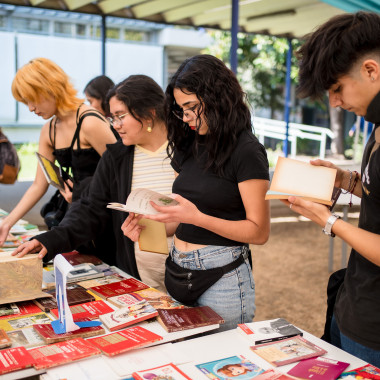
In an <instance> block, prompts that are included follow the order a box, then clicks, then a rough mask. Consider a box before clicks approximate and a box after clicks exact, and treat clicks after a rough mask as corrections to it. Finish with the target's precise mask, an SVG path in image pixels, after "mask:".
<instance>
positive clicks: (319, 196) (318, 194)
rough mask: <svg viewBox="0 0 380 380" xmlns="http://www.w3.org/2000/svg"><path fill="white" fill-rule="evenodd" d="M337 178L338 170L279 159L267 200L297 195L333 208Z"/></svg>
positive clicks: (289, 159) (290, 159)
mask: <svg viewBox="0 0 380 380" xmlns="http://www.w3.org/2000/svg"><path fill="white" fill-rule="evenodd" d="M335 177H336V169H332V168H327V167H325V166H315V165H311V164H309V163H307V162H303V161H299V160H294V159H292V158H285V157H279V158H278V161H277V164H276V168H275V170H274V174H273V178H272V181H271V184H270V188H269V191H268V192H267V194H266V196H265V199H288V197H289V196H290V195H295V196H297V197H301V198H303V199H306V200H309V201H313V202H318V203H322V204H325V205H328V206H331V205H332V204H333V201H332V195H333V189H334V183H335Z"/></svg>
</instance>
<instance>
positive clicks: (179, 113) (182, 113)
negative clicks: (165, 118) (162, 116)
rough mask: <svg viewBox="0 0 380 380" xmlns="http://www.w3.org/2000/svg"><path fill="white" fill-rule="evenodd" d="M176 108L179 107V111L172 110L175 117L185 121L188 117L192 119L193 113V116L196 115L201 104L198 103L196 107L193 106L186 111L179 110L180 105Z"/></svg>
mask: <svg viewBox="0 0 380 380" xmlns="http://www.w3.org/2000/svg"><path fill="white" fill-rule="evenodd" d="M176 107H177V109H174V110H172V112H173V115H174V116H175V117H177V118H178V119H180V120H183V117H184V116H186V118H189V117H191V112H192V113H193V114H195V112H196V111H197V109H198V108H199V103H197V104H196V105H194V106H192V107H190V108H188V109H186V110H183V109H182V108H178V105H176Z"/></svg>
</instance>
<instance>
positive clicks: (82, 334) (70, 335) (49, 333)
mask: <svg viewBox="0 0 380 380" xmlns="http://www.w3.org/2000/svg"><path fill="white" fill-rule="evenodd" d="M33 328H34V330H35V331H36V332H37V333H38V334H39V335H40V336H41V338H42V339H43V340H44V342H45V343H48V344H49V343H57V342H62V341H65V340H70V339H74V338H88V337H90V336H96V335H101V334H104V333H105V330H104V328H103V327H102V326H92V327H83V328H81V329H79V330H75V331H70V332H67V333H63V334H56V333H55V332H54V330H53V327H52V326H51V324H45V325H33Z"/></svg>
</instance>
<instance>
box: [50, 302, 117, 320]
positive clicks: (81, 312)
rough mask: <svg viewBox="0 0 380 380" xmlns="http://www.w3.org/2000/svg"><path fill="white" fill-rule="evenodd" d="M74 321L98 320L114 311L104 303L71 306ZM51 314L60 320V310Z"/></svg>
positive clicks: (54, 310)
mask: <svg viewBox="0 0 380 380" xmlns="http://www.w3.org/2000/svg"><path fill="white" fill-rule="evenodd" d="M70 310H71V313H72V314H73V319H74V321H81V320H83V319H84V318H88V319H96V318H98V317H99V315H102V314H108V313H112V312H113V311H114V309H113V308H112V307H111V306H108V305H107V304H106V303H105V302H104V301H102V300H100V301H93V302H87V303H82V304H80V305H74V306H70ZM51 313H52V314H53V315H54V316H55V317H56V318H58V309H53V310H51Z"/></svg>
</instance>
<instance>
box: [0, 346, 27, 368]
mask: <svg viewBox="0 0 380 380" xmlns="http://www.w3.org/2000/svg"><path fill="white" fill-rule="evenodd" d="M33 364H34V359H33V357H32V355H30V353H29V352H28V351H27V350H26V348H25V347H15V348H7V349H5V350H1V351H0V375H3V374H4V373H8V372H13V371H17V370H20V369H24V368H29V367H31V366H32V365H33Z"/></svg>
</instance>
